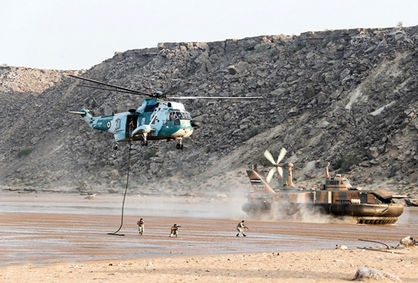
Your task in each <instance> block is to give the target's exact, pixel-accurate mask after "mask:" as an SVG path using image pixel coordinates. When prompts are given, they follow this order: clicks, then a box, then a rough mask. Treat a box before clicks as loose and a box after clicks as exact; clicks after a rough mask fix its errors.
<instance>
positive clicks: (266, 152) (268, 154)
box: [264, 150, 276, 166]
mask: <svg viewBox="0 0 418 283" xmlns="http://www.w3.org/2000/svg"><path fill="white" fill-rule="evenodd" d="M264 156H265V157H266V158H267V160H268V161H270V162H271V164H273V165H274V166H276V163H275V162H274V159H273V156H272V155H271V153H270V151H268V150H266V151H265V152H264Z"/></svg>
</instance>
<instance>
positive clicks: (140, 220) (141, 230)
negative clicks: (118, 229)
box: [136, 218, 144, 236]
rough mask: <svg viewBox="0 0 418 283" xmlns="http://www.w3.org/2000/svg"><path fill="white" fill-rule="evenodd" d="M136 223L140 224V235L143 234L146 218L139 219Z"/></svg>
mask: <svg viewBox="0 0 418 283" xmlns="http://www.w3.org/2000/svg"><path fill="white" fill-rule="evenodd" d="M136 225H138V232H139V235H141V236H142V234H143V233H144V220H142V218H141V219H139V221H137V222H136Z"/></svg>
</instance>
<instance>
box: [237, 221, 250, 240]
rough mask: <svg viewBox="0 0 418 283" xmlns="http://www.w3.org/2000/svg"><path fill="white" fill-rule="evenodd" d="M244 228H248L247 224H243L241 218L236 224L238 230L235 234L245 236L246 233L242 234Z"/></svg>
mask: <svg viewBox="0 0 418 283" xmlns="http://www.w3.org/2000/svg"><path fill="white" fill-rule="evenodd" d="M244 229H248V227H247V226H245V224H244V220H242V221H241V222H240V223H238V225H237V231H238V234H237V237H239V234H242V235H243V236H244V237H247V235H245V234H244Z"/></svg>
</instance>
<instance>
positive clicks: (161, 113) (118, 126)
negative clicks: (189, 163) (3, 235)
mask: <svg viewBox="0 0 418 283" xmlns="http://www.w3.org/2000/svg"><path fill="white" fill-rule="evenodd" d="M70 76H71V77H73V78H76V79H80V80H84V81H87V82H90V83H94V84H96V85H101V86H100V87H99V86H94V85H83V86H85V87H89V88H94V89H100V90H107V91H117V92H121V93H127V94H133V95H139V96H147V97H150V98H146V99H143V100H142V103H141V106H140V107H138V108H137V109H131V110H129V111H128V112H122V113H114V114H111V115H104V116H97V117H94V116H92V115H91V114H90V113H89V110H87V109H82V110H81V111H69V112H68V113H70V114H78V115H81V117H82V118H83V119H84V120H85V121H86V122H87V124H88V125H89V126H90V127H91V128H93V129H96V130H101V131H105V132H109V133H112V134H113V135H114V138H115V141H116V142H127V141H142V144H143V145H145V146H146V145H148V141H149V140H167V141H176V142H177V145H176V147H177V149H183V139H184V138H188V137H190V136H191V135H192V133H193V131H194V129H195V128H197V127H199V124H198V122H196V121H193V120H192V118H191V116H190V114H189V112H187V111H186V109H185V108H184V105H183V104H182V103H180V102H173V101H165V99H175V100H185V99H258V98H262V97H261V96H252V97H224V96H217V97H213V96H212V97H209V96H207V97H206V96H177V97H175V96H167V94H168V93H170V92H172V91H167V92H166V93H163V92H162V91H154V92H153V93H152V94H149V93H145V92H141V91H137V90H133V89H129V88H125V87H121V86H117V85H112V84H108V83H104V82H101V81H96V80H92V79H89V78H84V77H79V76H74V75H70ZM102 86H105V87H106V88H105V87H102ZM115 149H117V145H116V146H115Z"/></svg>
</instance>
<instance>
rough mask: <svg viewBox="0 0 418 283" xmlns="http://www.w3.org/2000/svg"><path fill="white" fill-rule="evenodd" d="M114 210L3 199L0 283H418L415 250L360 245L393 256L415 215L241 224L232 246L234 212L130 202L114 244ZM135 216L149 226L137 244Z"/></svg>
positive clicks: (102, 201) (52, 199)
mask: <svg viewBox="0 0 418 283" xmlns="http://www.w3.org/2000/svg"><path fill="white" fill-rule="evenodd" d="M57 198H58V199H59V202H58V204H57V201H56V200H57ZM118 200H120V198H118V197H98V198H97V199H95V200H93V201H89V200H86V199H84V198H83V197H81V196H61V195H59V196H37V197H34V196H33V195H22V196H13V195H6V196H3V197H2V207H1V208H0V223H1V227H2V229H1V230H0V239H1V241H0V282H121V281H123V282H141V281H147V282H191V281H198V282H238V281H240V282H258V281H263V282H265V281H267V282H338V281H341V282H346V281H347V280H350V279H352V278H353V276H354V274H355V272H356V270H357V269H358V268H359V267H369V268H375V269H379V270H382V271H384V272H387V273H390V274H393V275H395V276H398V277H400V278H401V279H402V280H403V281H404V282H418V271H416V266H417V263H418V261H417V259H418V248H409V249H396V250H390V251H389V252H388V251H387V250H385V251H374V250H370V249H367V248H373V249H376V248H379V249H380V248H382V247H384V246H383V245H382V244H378V243H373V242H365V241H361V239H363V240H371V241H380V242H383V243H386V244H388V245H390V246H395V245H397V244H398V243H399V240H400V239H401V238H403V237H405V236H409V235H411V236H413V237H415V238H416V235H417V233H418V221H417V220H418V210H416V209H408V210H407V211H406V213H405V214H404V215H403V216H402V217H401V218H400V219H399V222H398V223H397V224H395V225H357V224H353V223H350V222H347V221H337V222H329V221H327V219H325V220H324V219H322V220H321V219H317V221H316V222H315V221H314V222H303V221H302V222H300V221H289V220H287V221H285V220H260V219H247V225H248V226H249V227H250V230H249V231H248V232H247V234H248V236H247V237H245V238H244V237H239V238H238V237H236V236H235V234H236V231H235V226H236V224H237V222H239V220H240V219H241V218H238V217H240V215H239V211H235V212H234V211H233V210H231V211H230V213H229V214H225V211H227V210H228V209H232V207H231V206H229V208H228V209H226V208H225V207H226V206H227V205H226V203H222V202H221V203H208V204H205V205H202V204H200V203H195V202H188V203H187V202H185V203H178V201H179V200H173V199H171V200H164V201H163V200H161V199H156V200H152V199H145V200H144V199H143V200H139V199H135V201H134V202H133V200H134V198H133V197H131V198H130V202H128V209H127V210H126V213H127V215H126V216H125V218H124V222H125V223H124V226H123V228H122V230H121V231H120V233H123V235H124V236H111V235H108V233H109V232H112V231H115V229H116V228H117V227H118V226H119V221H120V216H119V215H118V209H117V207H118V204H119V203H120V202H118ZM153 201H155V202H156V203H157V204H159V205H160V207H161V209H160V210H159V211H156V210H154V209H155V207H157V208H158V207H159V206H156V205H155V203H153ZM168 207H171V208H170V212H169V213H167V210H166V209H167V208H168ZM175 207H177V209H174V208H175ZM215 212H218V214H217V213H215ZM138 215H140V216H141V217H144V219H145V223H146V225H145V227H146V228H145V234H144V235H143V236H139V235H138V233H137V228H136V225H135V223H136V220H137V219H138ZM228 216H233V219H231V218H225V217H228ZM173 223H177V224H180V225H181V226H182V227H181V228H180V234H179V237H178V238H170V237H168V234H169V228H170V226H171V225H172V224H173ZM336 245H346V246H347V247H348V249H347V250H336V249H335V247H336ZM364 248H366V249H364Z"/></svg>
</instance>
